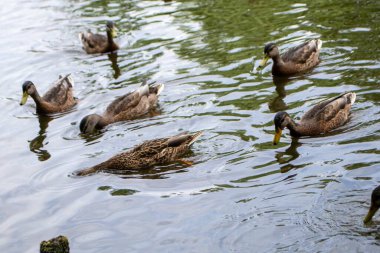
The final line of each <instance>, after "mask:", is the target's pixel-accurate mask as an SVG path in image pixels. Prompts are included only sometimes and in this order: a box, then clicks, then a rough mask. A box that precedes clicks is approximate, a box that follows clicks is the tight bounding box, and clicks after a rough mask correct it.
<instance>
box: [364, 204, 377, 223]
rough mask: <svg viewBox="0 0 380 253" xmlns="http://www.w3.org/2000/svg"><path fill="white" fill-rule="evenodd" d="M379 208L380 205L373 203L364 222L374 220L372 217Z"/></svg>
mask: <svg viewBox="0 0 380 253" xmlns="http://www.w3.org/2000/svg"><path fill="white" fill-rule="evenodd" d="M378 209H379V207H377V206H373V205H371V207H370V208H369V211H368V214H367V216H366V217H365V218H364V220H363V221H364V223H368V222H370V221H371V220H372V217H373V216H374V215H375V213H376V212H377V210H378Z"/></svg>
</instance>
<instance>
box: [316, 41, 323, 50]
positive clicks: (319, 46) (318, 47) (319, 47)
mask: <svg viewBox="0 0 380 253" xmlns="http://www.w3.org/2000/svg"><path fill="white" fill-rule="evenodd" d="M315 42H316V43H317V49H318V51H319V50H321V48H322V40H320V39H316V40H315Z"/></svg>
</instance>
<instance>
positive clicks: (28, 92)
mask: <svg viewBox="0 0 380 253" xmlns="http://www.w3.org/2000/svg"><path fill="white" fill-rule="evenodd" d="M73 86H74V80H73V78H72V77H71V74H68V75H66V76H65V77H62V76H59V79H58V80H57V81H56V82H55V83H54V84H53V85H52V87H51V88H50V89H49V90H48V91H47V92H46V93H45V94H44V95H43V96H42V97H41V96H40V94H39V93H38V91H37V88H36V86H35V85H34V83H33V82H31V81H25V82H24V83H23V85H22V92H23V95H22V99H21V102H20V105H25V103H26V101H27V100H28V97H29V96H31V97H32V98H33V100H34V102H35V103H36V112H37V113H38V114H41V115H48V114H52V113H59V112H65V111H68V110H69V109H71V108H72V107H74V106H75V105H76V104H77V99H76V98H75V97H74V95H73Z"/></svg>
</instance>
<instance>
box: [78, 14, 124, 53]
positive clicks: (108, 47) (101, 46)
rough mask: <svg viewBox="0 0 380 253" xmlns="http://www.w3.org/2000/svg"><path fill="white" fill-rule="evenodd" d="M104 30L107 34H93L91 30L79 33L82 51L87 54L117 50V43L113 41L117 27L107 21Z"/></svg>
mask: <svg viewBox="0 0 380 253" xmlns="http://www.w3.org/2000/svg"><path fill="white" fill-rule="evenodd" d="M106 31H107V36H105V35H101V34H93V33H91V31H87V33H80V34H79V38H80V40H81V41H82V44H83V49H84V51H86V53H88V54H99V53H108V52H113V51H116V50H118V49H119V45H118V44H116V43H115V41H114V38H115V37H116V36H117V28H116V26H115V24H114V23H113V22H112V21H108V22H107V24H106Z"/></svg>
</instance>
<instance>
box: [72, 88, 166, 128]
mask: <svg viewBox="0 0 380 253" xmlns="http://www.w3.org/2000/svg"><path fill="white" fill-rule="evenodd" d="M164 87H165V85H164V84H157V85H151V86H149V85H148V84H147V82H146V81H144V82H143V83H142V84H141V86H140V87H139V88H138V89H136V90H135V91H133V92H130V93H127V94H125V95H123V96H121V97H119V98H117V99H115V100H114V101H113V102H112V103H111V104H109V105H108V107H107V108H106V111H105V112H104V113H103V114H102V115H99V114H90V115H87V116H85V117H84V118H83V119H82V120H81V122H80V124H79V129H80V131H81V133H83V134H88V133H92V132H95V131H96V130H101V129H103V128H104V127H105V126H107V125H109V124H111V123H115V122H119V121H126V120H133V119H136V118H139V117H141V116H143V115H145V114H147V113H149V112H150V111H152V110H153V109H155V108H156V107H157V101H158V96H159V95H160V93H161V92H162V90H163V89H164Z"/></svg>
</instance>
